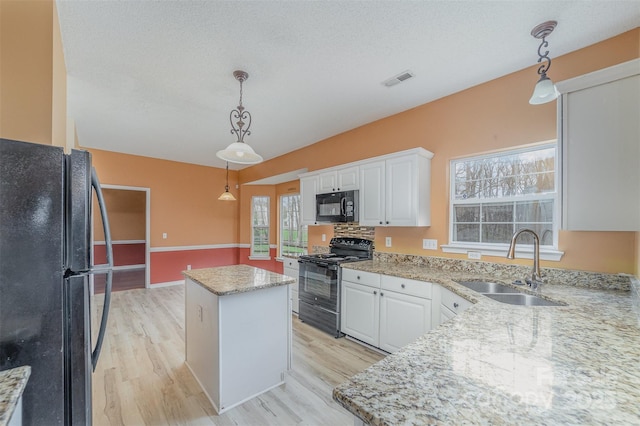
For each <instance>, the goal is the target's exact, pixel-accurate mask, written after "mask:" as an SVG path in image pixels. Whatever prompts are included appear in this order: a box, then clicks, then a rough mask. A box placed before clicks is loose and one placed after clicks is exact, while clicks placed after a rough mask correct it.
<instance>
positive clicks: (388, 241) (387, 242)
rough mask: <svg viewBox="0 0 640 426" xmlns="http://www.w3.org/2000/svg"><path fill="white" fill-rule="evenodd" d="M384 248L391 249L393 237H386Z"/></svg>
mask: <svg viewBox="0 0 640 426" xmlns="http://www.w3.org/2000/svg"><path fill="white" fill-rule="evenodd" d="M384 246H385V247H391V237H386V238H385V239H384Z"/></svg>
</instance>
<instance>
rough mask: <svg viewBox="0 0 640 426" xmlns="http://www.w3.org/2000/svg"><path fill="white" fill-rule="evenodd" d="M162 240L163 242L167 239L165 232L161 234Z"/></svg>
mask: <svg viewBox="0 0 640 426" xmlns="http://www.w3.org/2000/svg"><path fill="white" fill-rule="evenodd" d="M162 239H163V240H166V239H167V233H166V232H163V233H162Z"/></svg>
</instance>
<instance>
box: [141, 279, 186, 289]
mask: <svg viewBox="0 0 640 426" xmlns="http://www.w3.org/2000/svg"><path fill="white" fill-rule="evenodd" d="M174 285H184V280H178V281H167V282H165V283H152V284H151V285H149V288H160V287H171V286H174Z"/></svg>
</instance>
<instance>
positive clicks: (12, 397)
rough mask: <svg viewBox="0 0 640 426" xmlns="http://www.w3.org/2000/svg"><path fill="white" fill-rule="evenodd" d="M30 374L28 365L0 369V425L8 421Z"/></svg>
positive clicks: (3, 425) (2, 425)
mask: <svg viewBox="0 0 640 426" xmlns="http://www.w3.org/2000/svg"><path fill="white" fill-rule="evenodd" d="M30 375H31V367H29V366H22V367H16V368H12V369H11V370H5V371H0V426H5V425H7V424H8V423H9V420H10V419H11V416H12V415H13V411H14V410H15V408H16V404H17V403H18V400H19V399H20V397H21V396H22V391H24V388H25V386H26V385H27V380H29V376H30Z"/></svg>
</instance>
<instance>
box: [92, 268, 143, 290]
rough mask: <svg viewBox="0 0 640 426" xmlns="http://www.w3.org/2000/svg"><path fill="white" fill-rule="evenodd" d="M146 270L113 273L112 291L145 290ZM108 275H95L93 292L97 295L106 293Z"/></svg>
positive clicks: (127, 270) (126, 270)
mask: <svg viewBox="0 0 640 426" xmlns="http://www.w3.org/2000/svg"><path fill="white" fill-rule="evenodd" d="M145 273H146V269H145V268H140V269H125V270H120V271H113V279H112V282H111V291H123V290H131V289H134V288H144V275H145ZM106 277H107V275H106V274H96V275H94V281H93V291H94V293H96V294H100V293H104V288H105V286H106Z"/></svg>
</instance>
